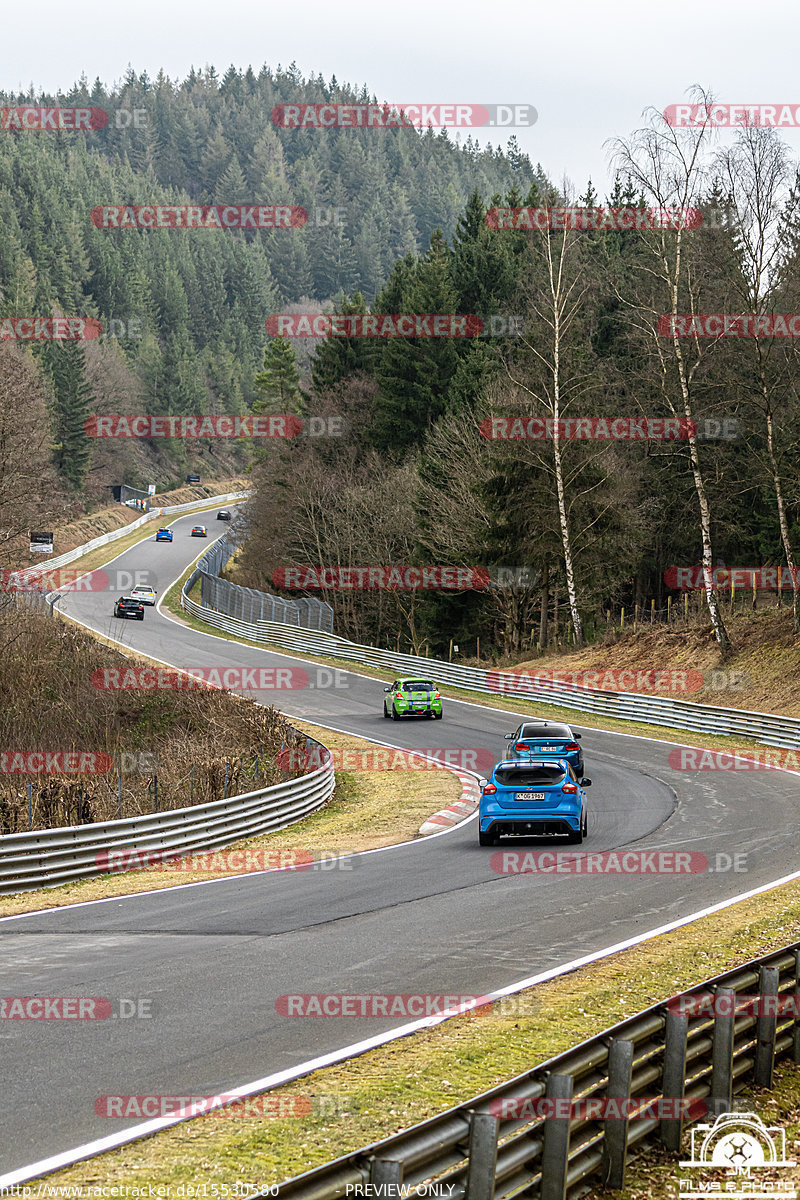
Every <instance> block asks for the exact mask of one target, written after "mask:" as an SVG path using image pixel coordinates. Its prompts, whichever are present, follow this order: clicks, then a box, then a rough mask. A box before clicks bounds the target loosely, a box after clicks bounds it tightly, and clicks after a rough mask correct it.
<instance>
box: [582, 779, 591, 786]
mask: <svg viewBox="0 0 800 1200" xmlns="http://www.w3.org/2000/svg"><path fill="white" fill-rule="evenodd" d="M591 786H592V781H591V779H582V780H581V787H591Z"/></svg>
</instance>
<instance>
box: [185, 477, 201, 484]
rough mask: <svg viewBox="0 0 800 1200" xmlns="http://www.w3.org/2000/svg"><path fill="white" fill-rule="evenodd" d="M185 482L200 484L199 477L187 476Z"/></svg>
mask: <svg viewBox="0 0 800 1200" xmlns="http://www.w3.org/2000/svg"><path fill="white" fill-rule="evenodd" d="M186 482H187V483H199V482H200V476H199V475H187V476H186Z"/></svg>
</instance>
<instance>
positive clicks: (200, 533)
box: [191, 525, 208, 537]
mask: <svg viewBox="0 0 800 1200" xmlns="http://www.w3.org/2000/svg"><path fill="white" fill-rule="evenodd" d="M191 536H192V537H208V530H207V529H206V527H205V525H195V527H194V529H193V530H192V533H191Z"/></svg>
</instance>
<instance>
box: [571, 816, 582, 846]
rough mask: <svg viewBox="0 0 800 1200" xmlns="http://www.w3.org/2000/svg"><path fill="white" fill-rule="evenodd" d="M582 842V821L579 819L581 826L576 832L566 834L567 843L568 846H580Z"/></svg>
mask: <svg viewBox="0 0 800 1200" xmlns="http://www.w3.org/2000/svg"><path fill="white" fill-rule="evenodd" d="M582 842H583V822H582V821H581V827H580V829H579V830H578V832H577V833H572V832H570V833H569V834H568V835H567V844H568V845H569V846H580V845H581V843H582Z"/></svg>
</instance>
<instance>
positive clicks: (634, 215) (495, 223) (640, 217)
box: [486, 206, 703, 233]
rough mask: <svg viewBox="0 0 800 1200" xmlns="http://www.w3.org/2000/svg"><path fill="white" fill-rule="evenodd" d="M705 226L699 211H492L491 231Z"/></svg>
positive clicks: (488, 218)
mask: <svg viewBox="0 0 800 1200" xmlns="http://www.w3.org/2000/svg"><path fill="white" fill-rule="evenodd" d="M702 223H703V214H702V212H701V210H700V209H699V208H631V207H629V206H628V207H624V208H606V207H605V206H599V207H593V208H571V207H565V208H530V207H527V208H490V209H489V210H488V212H487V213H486V224H487V225H488V226H489V228H490V229H497V230H503V229H513V230H520V229H527V230H538V231H539V232H542V233H543V232H545V231H546V232H548V233H560V232H563V231H564V230H567V229H575V230H581V231H591V232H594V233H621V232H627V231H629V230H656V229H671V230H676V229H698V228H699V227H700V225H702Z"/></svg>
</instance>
